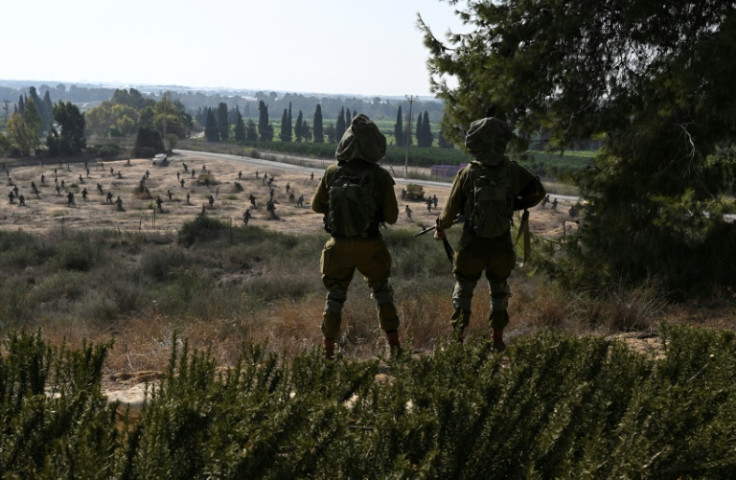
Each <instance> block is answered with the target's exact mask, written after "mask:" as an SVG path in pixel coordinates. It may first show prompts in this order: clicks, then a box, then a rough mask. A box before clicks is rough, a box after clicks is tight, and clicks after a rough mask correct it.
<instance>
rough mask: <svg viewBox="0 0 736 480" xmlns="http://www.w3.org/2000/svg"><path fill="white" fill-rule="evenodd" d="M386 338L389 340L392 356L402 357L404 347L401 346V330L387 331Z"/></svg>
mask: <svg viewBox="0 0 736 480" xmlns="http://www.w3.org/2000/svg"><path fill="white" fill-rule="evenodd" d="M386 339H387V340H388V348H389V350H390V354H391V357H392V358H398V357H400V356H401V353H402V352H403V349H402V348H401V343H400V342H399V332H397V331H396V330H391V331H389V332H386Z"/></svg>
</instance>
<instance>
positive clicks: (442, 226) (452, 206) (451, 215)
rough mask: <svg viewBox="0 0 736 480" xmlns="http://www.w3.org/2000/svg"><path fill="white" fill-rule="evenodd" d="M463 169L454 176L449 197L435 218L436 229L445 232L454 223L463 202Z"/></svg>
mask: <svg viewBox="0 0 736 480" xmlns="http://www.w3.org/2000/svg"><path fill="white" fill-rule="evenodd" d="M463 173H464V169H463V170H460V171H459V172H458V173H457V175H456V176H455V180H454V181H453V182H452V188H451V189H450V197H449V198H448V199H447V202H446V203H445V206H444V208H443V209H442V213H440V216H439V217H437V222H436V223H437V229H438V230H440V231H442V230H447V229H448V228H450V227H451V226H452V224H453V222H454V221H455V217H457V214H458V213H460V209H461V208H462V206H463V203H464V202H465V196H464V194H463V188H462V184H463V181H464V179H465V175H464V174H463Z"/></svg>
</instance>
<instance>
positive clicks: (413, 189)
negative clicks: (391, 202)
mask: <svg viewBox="0 0 736 480" xmlns="http://www.w3.org/2000/svg"><path fill="white" fill-rule="evenodd" d="M406 199H407V200H424V187H422V186H421V185H417V184H414V183H407V184H406Z"/></svg>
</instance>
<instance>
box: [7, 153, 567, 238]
mask: <svg viewBox="0 0 736 480" xmlns="http://www.w3.org/2000/svg"><path fill="white" fill-rule="evenodd" d="M264 163H267V164H266V165H264ZM321 164H324V162H317V164H316V165H315V167H313V168H308V167H304V168H302V169H300V170H295V169H293V168H287V167H288V166H284V165H283V164H279V163H276V162H263V161H260V164H249V163H247V160H246V159H226V158H221V156H220V157H215V156H210V155H208V154H205V153H202V154H194V153H192V152H188V153H186V154H176V155H174V156H171V157H170V163H169V165H168V166H165V167H157V166H154V165H153V164H152V162H151V161H150V160H149V159H141V158H133V159H130V160H119V161H107V162H103V161H97V162H88V163H87V164H86V165H85V164H84V163H62V164H59V163H54V164H48V163H47V164H45V165H43V164H41V162H36V163H35V164H31V165H25V166H12V165H6V164H3V166H2V167H0V194H2V197H0V229H3V230H22V231H26V232H37V233H43V232H48V231H50V230H58V229H65V230H68V231H73V230H85V229H98V228H105V229H113V230H119V231H142V232H155V231H158V232H175V231H177V230H178V229H179V228H180V227H181V225H182V224H183V223H184V222H186V221H190V220H192V219H194V218H195V217H196V216H197V215H200V214H202V212H205V213H206V215H209V216H211V217H213V218H218V219H221V220H224V221H226V222H230V221H231V222H233V225H236V224H242V222H243V215H244V213H245V210H246V209H248V208H250V211H251V215H252V218H251V220H250V224H251V225H258V226H261V227H264V228H267V229H271V230H275V231H279V232H287V233H297V232H302V233H304V232H322V231H323V226H322V217H321V215H319V214H316V213H314V212H312V210H311V208H310V205H309V203H310V201H311V197H312V194H313V193H314V190H315V188H316V186H317V183H318V181H319V178H320V175H321V172H322V171H323V168H321V167H320V165H321ZM185 166H186V168H185ZM203 174H207V176H208V177H209V178H210V179H211V180H213V181H211V184H210V185H206V184H205V183H203V178H204V177H203V176H202V175H203ZM265 175H267V176H268V178H273V179H274V180H273V183H272V184H271V186H270V187H269V185H268V184H267V182H266V181H264V176H265ZM3 177H5V178H3ZM144 177H145V181H144V185H145V187H146V188H147V190H148V193H145V192H143V193H142V192H140V191H138V190H139V187H140V183H141V180H142V179H143V178H144ZM182 181H183V184H182ZM449 181H451V179H448V182H449ZM33 184H35V186H36V188H37V190H38V193H34V191H33ZM238 186H240V187H242V188H238ZM15 187H17V195H16V198H15V199H14V201H13V203H12V204H11V203H10V201H9V194H10V193H11V191H13V189H14V188H15ZM404 187H405V183H404V182H400V181H397V184H396V187H395V189H396V195H397V198H398V199H399V208H400V216H399V220H398V222H397V227H400V228H408V229H410V230H413V229H416V230H417V231H418V230H420V229H421V228H422V227H425V226H429V225H433V224H434V219H435V218H436V216H437V214H438V211H439V210H438V209H435V208H434V207H433V208H432V209H431V210H428V209H427V205H426V204H425V203H424V202H420V201H406V200H401V190H402V188H404ZM271 188H272V189H273V191H274V202H275V206H276V214H277V216H278V217H279V218H278V220H275V219H271V217H270V215H269V213H268V212H267V211H266V208H265V203H266V201H268V199H269V197H270V190H271ZM85 189H86V191H87V195H86V199H85V198H83V191H84V190H85ZM424 191H425V193H426V195H428V196H429V195H436V196H437V198H438V208H439V209H441V208H442V206H443V201H444V200H445V199H446V197H447V194H448V192H449V183H448V184H447V185H444V186H435V185H432V186H425V187H424ZM108 192H110V193H111V194H112V203H108V201H107V194H108ZM69 193H72V194H73V197H74V203H73V204H71V203H69V197H68V195H69ZM251 194H252V195H253V196H255V197H256V207H255V208H254V207H252V206H251V204H250V202H249V196H250V195H251ZM18 195H23V196H24V199H25V206H20V205H19V202H18V198H17V196H18ZM302 195H303V197H304V203H303V206H302V207H300V206H297V204H296V202H297V200H298V199H299V197H300V196H302ZM210 196H211V197H212V198H213V200H214V201H213V203H212V204H211V205H210ZM118 197H120V199H121V200H122V210H119V209H118V207H117V205H116V204H115V202H116V200H117V198H118ZM159 197H160V198H161V200H162V203H161V206H160V208H159V207H158V206H157V199H158V198H159ZM407 207H408V208H409V209H410V210H411V216H409V215H408V214H407V210H406V209H407ZM569 208H570V201H569V200H564V199H561V200H560V204H559V205H558V208H557V211H553V210H552V209H551V208H550V207H549V206H548V207H547V208H541V207H536V208H535V209H534V210H533V213H532V215H531V222H530V227H531V230H532V232H535V233H538V234H542V235H545V236H557V235H560V234H562V233H563V231H564V229H565V228H567V229H570V228H575V227H576V223H575V222H574V221H572V219H571V218H570V216H569V215H568V213H567V212H568V209H569Z"/></svg>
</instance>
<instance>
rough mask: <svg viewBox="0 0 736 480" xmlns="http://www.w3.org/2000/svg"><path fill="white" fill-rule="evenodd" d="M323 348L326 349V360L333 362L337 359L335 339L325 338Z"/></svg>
mask: <svg viewBox="0 0 736 480" xmlns="http://www.w3.org/2000/svg"><path fill="white" fill-rule="evenodd" d="M322 346H323V347H324V353H325V358H326V359H327V360H332V359H333V358H335V339H334V338H327V337H325V338H323V339H322Z"/></svg>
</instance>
